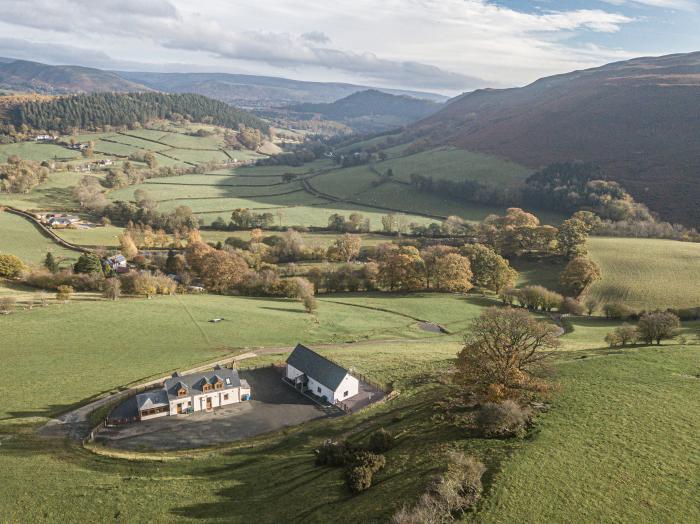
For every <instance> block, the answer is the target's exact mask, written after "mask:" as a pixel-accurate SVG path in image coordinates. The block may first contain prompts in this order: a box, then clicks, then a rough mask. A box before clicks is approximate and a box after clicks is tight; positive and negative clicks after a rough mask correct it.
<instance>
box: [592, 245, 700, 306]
mask: <svg viewBox="0 0 700 524" xmlns="http://www.w3.org/2000/svg"><path fill="white" fill-rule="evenodd" d="M588 245H589V251H590V255H591V257H592V258H593V259H594V260H595V261H596V262H597V263H598V264H599V265H600V267H601V270H602V273H603V279H602V280H601V281H600V282H597V283H595V284H594V285H593V286H592V287H591V289H590V291H589V294H590V295H591V296H593V297H595V298H597V299H598V300H599V301H600V302H602V303H610V302H624V303H625V304H627V305H629V306H631V307H633V308H635V309H656V308H668V307H696V306H700V284H699V283H700V244H697V243H691V242H677V241H674V240H658V239H642V238H640V239H635V238H601V237H591V238H590V239H589V243H588Z"/></svg>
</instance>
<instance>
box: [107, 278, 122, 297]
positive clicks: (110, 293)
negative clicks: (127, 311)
mask: <svg viewBox="0 0 700 524" xmlns="http://www.w3.org/2000/svg"><path fill="white" fill-rule="evenodd" d="M121 292H122V283H121V282H120V280H119V279H118V278H116V277H112V278H107V279H105V281H104V283H103V284H102V294H103V296H104V297H105V298H107V299H109V300H117V299H118V298H119V297H120V296H121Z"/></svg>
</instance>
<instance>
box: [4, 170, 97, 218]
mask: <svg viewBox="0 0 700 524" xmlns="http://www.w3.org/2000/svg"><path fill="white" fill-rule="evenodd" d="M84 176H86V175H85V173H75V172H71V171H65V172H64V171H61V172H56V173H51V174H50V175H49V178H48V180H46V181H45V182H44V183H42V184H39V185H38V186H37V187H35V188H34V189H33V190H32V191H30V192H29V193H0V205H7V206H13V207H16V208H19V209H26V210H37V211H38V210H44V211H71V210H77V209H78V208H79V203H78V202H77V201H76V200H75V198H74V197H73V188H74V187H75V186H76V185H77V184H78V183H79V182H80V180H81V179H82V178H83V177H84ZM88 176H92V177H98V178H99V177H101V176H103V175H102V174H97V173H93V174H91V175H88Z"/></svg>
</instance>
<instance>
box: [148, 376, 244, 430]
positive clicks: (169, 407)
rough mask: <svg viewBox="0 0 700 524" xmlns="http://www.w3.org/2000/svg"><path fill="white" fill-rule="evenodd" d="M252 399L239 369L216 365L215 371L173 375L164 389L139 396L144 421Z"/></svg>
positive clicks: (211, 408)
mask: <svg viewBox="0 0 700 524" xmlns="http://www.w3.org/2000/svg"><path fill="white" fill-rule="evenodd" d="M249 399H250V386H249V385H248V383H247V382H246V381H245V380H241V378H240V377H239V376H238V371H237V370H235V369H228V368H222V367H221V366H216V367H215V368H214V370H213V371H207V372H203V373H191V374H189V375H181V374H180V373H177V372H176V373H173V375H172V377H170V378H169V379H167V380H166V381H165V382H164V383H163V387H162V388H160V389H157V390H153V391H146V392H145V393H141V394H139V395H136V405H137V407H138V411H139V419H140V420H148V419H152V418H156V417H163V416H167V415H181V414H186V413H194V412H196V411H211V410H213V409H214V408H217V407H220V406H226V405H228V404H235V403H236V402H241V401H242V400H249Z"/></svg>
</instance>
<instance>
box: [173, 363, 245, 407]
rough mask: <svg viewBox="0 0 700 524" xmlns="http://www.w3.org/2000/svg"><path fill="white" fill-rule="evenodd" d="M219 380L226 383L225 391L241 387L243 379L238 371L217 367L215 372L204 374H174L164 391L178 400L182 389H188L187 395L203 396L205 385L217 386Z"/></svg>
mask: <svg viewBox="0 0 700 524" xmlns="http://www.w3.org/2000/svg"><path fill="white" fill-rule="evenodd" d="M217 378H219V379H221V381H222V382H223V383H224V389H231V388H237V387H240V385H241V379H240V378H239V376H238V370H236V369H228V368H222V367H220V366H217V367H216V368H214V370H213V371H205V372H202V373H190V374H189V375H180V374H179V373H173V376H172V377H171V378H169V379H167V380H166V381H165V383H164V384H163V386H164V390H165V391H166V392H167V394H168V398H171V399H175V398H177V392H178V390H180V389H181V388H182V387H184V388H185V389H187V395H188V396H189V395H201V394H202V393H203V392H204V391H203V390H202V388H203V387H204V385H205V384H212V385H213V384H216V382H217Z"/></svg>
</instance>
